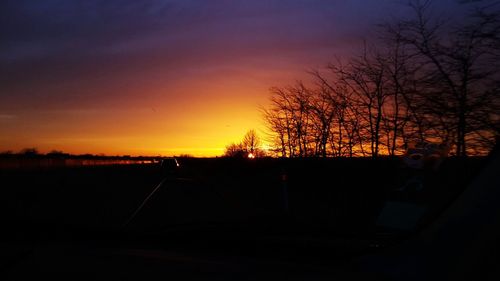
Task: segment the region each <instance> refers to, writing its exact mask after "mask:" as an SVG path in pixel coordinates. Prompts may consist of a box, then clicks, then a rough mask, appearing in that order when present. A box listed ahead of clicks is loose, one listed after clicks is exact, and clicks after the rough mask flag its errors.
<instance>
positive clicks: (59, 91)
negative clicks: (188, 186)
mask: <svg viewBox="0 0 500 281" xmlns="http://www.w3.org/2000/svg"><path fill="white" fill-rule="evenodd" d="M406 2H407V1H406V0H349V1H348V0H329V1H328V0H302V1H299V0H287V1H284V0H281V1H277V0H275V1H250V0H248V1H242V0H213V1H212V0H210V1H208V0H177V1H173V0H168V1H165V0H164V1H160V0H156V1H152V0H142V1H109V0H107V1H95V0H85V1H72V0H43V1H39V0H32V1H23V0H3V1H1V2H0V38H2V44H0V126H1V127H0V128H1V130H2V131H3V132H2V133H1V135H0V150H5V149H17V148H19V147H23V146H39V147H40V148H41V149H42V150H43V149H51V148H54V149H63V150H69V151H84V150H85V151H88V152H99V151H101V152H102V151H107V150H106V146H105V145H106V144H109V143H118V147H121V149H117V152H123V153H129V154H130V153H132V154H134V153H147V152H149V151H153V150H154V149H156V150H162V151H165V153H168V152H169V151H187V150H190V151H191V152H192V151H195V152H194V154H196V151H198V150H197V149H199V150H202V147H203V145H205V146H206V143H209V144H208V146H210V149H212V150H211V151H218V150H220V149H222V147H223V146H222V147H220V146H221V145H223V144H224V143H227V142H229V141H233V140H236V138H239V137H240V136H241V134H243V133H244V131H246V130H248V129H251V128H252V127H257V128H261V120H260V117H259V113H258V109H257V108H258V106H259V105H260V104H263V103H265V102H266V100H267V96H268V93H267V89H268V88H269V87H271V86H274V85H281V84H286V83H290V82H292V81H293V80H294V79H301V78H302V77H303V76H304V72H305V71H306V70H309V69H311V68H319V67H322V66H325V65H326V64H327V63H328V62H329V61H331V60H332V59H333V58H334V56H345V55H348V54H350V53H352V51H353V50H358V49H359V48H360V47H361V45H362V44H361V42H362V40H363V39H366V38H368V39H369V38H370V37H371V36H373V34H375V32H374V30H375V29H374V25H375V24H377V23H380V22H382V21H388V20H391V18H401V17H407V16H408V15H409V9H408V7H407V6H406V5H405V3H406ZM434 2H435V3H434V6H435V12H436V13H443V14H444V15H446V16H447V17H448V16H449V17H457V15H459V14H460V13H461V12H459V11H462V10H464V9H465V8H466V7H468V6H470V5H469V4H459V1H456V0H439V1H434ZM153 113H154V115H152V114H153ZM200 114H201V115H202V116H203V117H200ZM130 116H134V117H133V119H131V117H130ZM193 116H194V117H193ZM97 120H98V121H97ZM122 121H128V124H129V126H125V127H121V129H117V128H116V123H117V122H118V123H119V122H122ZM97 122H98V123H97ZM208 124H218V125H210V126H209V125H208ZM207 127H211V128H209V129H208V128H207ZM110 128H112V129H110ZM160 132H161V133H160ZM200 135H203V137H200ZM221 136H222V137H221ZM178 138H185V139H186V141H184V142H183V144H180V143H177V142H172V141H170V142H169V140H171V139H178ZM215 138H218V139H215ZM153 139H155V140H156V139H162V140H164V142H163V143H165V145H163V144H162V145H160V144H159V143H160V142H159V141H158V142H156V141H152V140H153ZM165 140H166V141H165ZM30 141H31V142H30ZM99 141H100V142H102V143H104V144H103V145H102V146H98V147H93V146H90V144H92V145H94V144H95V143H97V142H99ZM14 142H15V143H16V145H14V144H13V143H14ZM137 142H142V143H144V142H146V143H147V144H146V145H143V146H141V145H137V144H136V143H137ZM183 145H184V146H183ZM13 146H15V147H13ZM152 147H153V148H154V149H150V148H152ZM167 147H168V148H167ZM203 153H205V152H200V154H203ZM207 153H208V154H210V153H209V152H206V153H205V154H207ZM208 154H207V155H208Z"/></svg>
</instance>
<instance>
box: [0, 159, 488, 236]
mask: <svg viewBox="0 0 500 281" xmlns="http://www.w3.org/2000/svg"><path fill="white" fill-rule="evenodd" d="M481 161H482V160H481V159H468V160H460V159H447V161H445V162H444V163H443V164H442V166H441V169H440V170H439V171H438V172H436V173H434V172H428V173H426V174H425V184H424V186H425V188H424V189H423V191H422V192H418V193H415V192H414V193H413V194H412V193H411V191H410V192H406V193H397V192H394V189H396V188H398V187H400V186H402V185H403V184H404V182H405V181H406V180H407V179H408V178H409V177H410V176H411V173H412V172H413V171H411V170H410V169H408V168H406V167H405V166H404V164H403V163H402V162H401V161H400V160H398V159H380V160H377V161H374V160H370V159H302V160H299V159H292V160H289V159H288V160H284V159H255V160H252V161H249V160H246V159H243V160H241V159H223V158H218V159H180V160H179V162H180V164H181V167H180V169H179V170H178V172H177V173H176V174H175V175H167V180H166V182H165V183H164V184H163V186H161V187H160V188H159V190H158V191H157V194H155V195H154V196H152V198H151V199H150V202H148V203H147V204H146V206H145V207H144V211H142V212H141V213H145V212H146V211H148V209H151V208H152V209H155V208H156V212H157V213H153V212H148V215H149V216H151V217H148V218H145V214H139V215H141V216H140V217H141V219H147V220H153V221H154V220H156V221H158V223H160V222H161V224H163V223H164V224H168V223H170V222H175V220H180V221H179V223H180V222H182V220H183V218H184V217H185V219H187V220H211V219H215V220H220V219H223V220H224V219H229V217H231V218H232V219H238V218H248V217H253V216H261V215H276V214H280V213H282V212H286V210H285V209H286V206H285V205H286V202H284V201H285V199H284V198H285V197H286V196H285V193H284V190H285V188H286V191H287V193H288V213H289V214H292V215H293V216H294V217H296V218H299V219H302V220H304V221H308V222H314V223H318V224H322V225H328V226H332V227H342V228H344V229H351V230H355V229H360V228H366V227H369V226H370V225H371V224H372V223H373V221H374V219H375V218H376V217H377V215H378V214H379V212H380V209H381V208H382V206H383V204H384V202H385V201H386V200H387V199H394V198H395V197H398V196H399V197H401V196H405V197H407V198H406V199H408V200H410V201H412V202H417V203H419V202H420V203H423V204H427V205H429V206H431V209H432V211H439V209H440V208H441V207H443V206H445V205H446V203H447V201H449V200H450V199H452V198H454V197H455V196H456V195H457V194H458V193H460V192H461V190H462V188H463V187H464V186H465V184H466V183H467V181H468V180H469V178H470V177H471V175H473V173H474V171H475V170H476V169H477V167H478V166H479V165H480V164H481ZM283 176H285V177H286V178H285V179H284V178H283ZM164 177H165V175H164V174H163V173H162V171H161V170H160V167H159V165H158V164H144V165H116V166H96V167H68V168H54V169H51V168H45V169H25V170H21V169H17V170H1V171H0V182H1V183H2V184H1V188H0V193H1V194H0V198H1V199H0V200H1V202H0V203H1V206H2V207H1V208H2V209H1V210H2V212H1V214H0V219H1V220H2V221H19V220H22V221H28V222H47V223H55V224H67V225H73V226H79V227H80V226H81V227H89V228H116V227H120V226H122V225H123V223H124V222H125V221H126V220H127V219H128V218H129V217H130V216H131V215H132V213H133V212H134V210H135V209H136V208H137V207H138V206H139V205H140V203H141V202H142V201H143V200H144V199H145V197H146V196H147V195H148V194H149V193H150V192H151V191H152V190H153V189H154V188H155V187H156V186H157V185H158V184H159V183H160V182H161V180H162V179H163V178H164ZM212 213H213V214H212ZM210 214H212V215H213V217H210ZM139 215H138V217H137V219H136V220H139ZM196 216H203V218H201V217H200V218H197V217H196ZM217 216H219V217H217ZM227 216H229V217H227ZM188 217H190V218H188Z"/></svg>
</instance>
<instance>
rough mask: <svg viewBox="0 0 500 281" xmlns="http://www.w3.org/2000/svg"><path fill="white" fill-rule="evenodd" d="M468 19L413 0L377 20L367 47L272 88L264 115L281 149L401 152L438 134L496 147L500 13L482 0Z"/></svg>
mask: <svg viewBox="0 0 500 281" xmlns="http://www.w3.org/2000/svg"><path fill="white" fill-rule="evenodd" d="M479 4H481V5H482V6H475V7H474V9H473V10H471V11H470V12H469V13H468V17H467V18H464V19H462V20H461V22H460V23H456V22H450V21H446V20H444V19H443V18H442V17H435V16H433V15H432V9H431V8H432V4H431V1H412V2H411V3H410V7H411V8H412V11H413V17H412V18H409V19H402V20H397V21H393V22H390V23H386V24H381V25H379V26H378V28H377V32H378V33H377V34H378V37H377V39H375V40H374V41H371V42H365V44H364V46H363V50H362V51H361V52H359V53H358V54H357V55H354V56H352V57H349V58H344V59H337V61H336V62H334V63H330V64H329V65H328V67H327V68H326V69H324V70H321V71H320V70H314V71H310V73H309V75H311V77H312V78H313V79H312V80H313V81H315V82H314V83H310V84H307V85H306V84H305V83H303V82H301V81H298V82H296V83H295V84H294V85H289V86H285V87H274V88H271V90H270V92H271V97H270V105H269V106H267V107H265V108H263V109H262V112H263V117H264V120H265V123H266V124H267V126H268V129H269V131H270V134H269V141H270V142H271V144H272V147H273V152H274V153H275V154H276V155H278V156H281V157H310V156H315V157H353V156H371V157H378V156H380V155H397V154H400V153H402V152H404V151H405V149H406V148H407V146H408V145H409V144H411V143H424V142H433V143H441V144H444V145H446V146H449V147H450V148H452V150H451V153H452V154H454V155H456V156H466V155H480V154H485V153H487V152H488V151H489V150H490V149H491V148H492V147H493V145H494V144H495V142H496V141H497V140H498V137H499V135H500V125H499V123H500V121H499V120H500V118H499V117H500V116H499V113H500V110H499V109H500V91H499V89H500V71H499V69H500V68H499V66H500V60H499V59H500V13H499V12H498V11H499V7H498V6H499V5H498V3H496V4H495V3H491V1H479Z"/></svg>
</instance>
